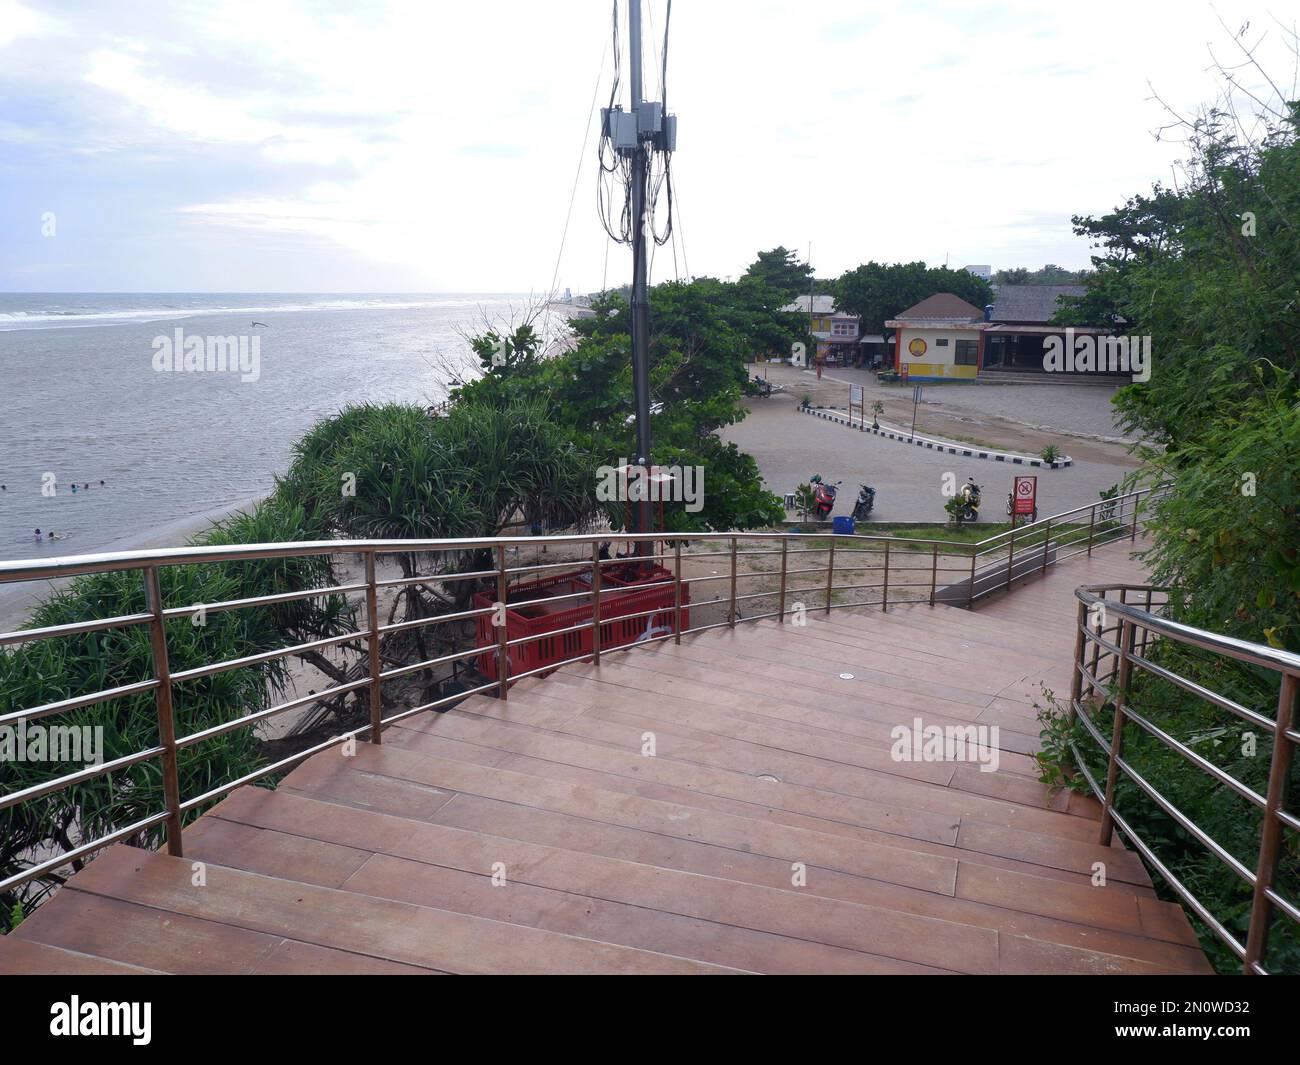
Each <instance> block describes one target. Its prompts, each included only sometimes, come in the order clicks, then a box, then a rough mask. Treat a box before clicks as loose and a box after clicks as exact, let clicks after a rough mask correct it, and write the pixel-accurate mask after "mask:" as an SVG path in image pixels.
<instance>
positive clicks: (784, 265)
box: [744, 247, 813, 303]
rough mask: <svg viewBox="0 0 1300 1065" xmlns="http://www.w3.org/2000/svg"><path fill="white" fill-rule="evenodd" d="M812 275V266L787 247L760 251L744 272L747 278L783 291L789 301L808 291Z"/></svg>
mask: <svg viewBox="0 0 1300 1065" xmlns="http://www.w3.org/2000/svg"><path fill="white" fill-rule="evenodd" d="M812 276H813V268H812V266H811V265H809V264H808V263H801V262H800V261H799V256H798V254H797V253H796V252H793V251H791V250H790V249H789V248H785V247H776V248H773V249H771V251H760V252H759V253H758V258H757V259H755V260H754V261H753V262H752V263H750V264H749V266H748V267H747V268H746V270H745V273H744V277H745V278H746V279H748V280H751V281H758V282H760V283H761V284H764V285H766V286H767V287H768V288H772V289H775V290H776V291H777V292H779V293H781V294H782V295H783V296H784V297H786V302H787V303H788V302H790V300H791V299H793V298H794V297H795V296H799V295H803V294H805V293H807V292H808V290H809V288H810V286H811V282H812Z"/></svg>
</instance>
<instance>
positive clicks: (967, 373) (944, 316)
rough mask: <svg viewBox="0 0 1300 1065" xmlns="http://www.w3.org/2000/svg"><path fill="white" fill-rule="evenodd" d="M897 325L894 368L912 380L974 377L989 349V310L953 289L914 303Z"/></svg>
mask: <svg viewBox="0 0 1300 1065" xmlns="http://www.w3.org/2000/svg"><path fill="white" fill-rule="evenodd" d="M885 326H886V327H887V328H889V329H892V330H894V369H895V370H897V371H898V372H899V373H900V374H902V375H904V376H906V377H907V378H908V380H910V381H953V380H958V381H974V380H975V377H976V375H977V374H978V373H979V370H980V361H981V358H982V357H983V353H984V330H985V329H986V328H987V327H988V323H987V322H985V320H984V312H983V311H982V310H980V309H979V308H978V307H975V306H972V305H971V304H969V303H967V302H966V301H965V300H964V299H961V298H960V297H959V296H954V295H953V294H952V293H951V292H940V293H937V294H936V295H933V296H931V297H929V298H928V299H924V300H922V301H921V302H920V303H918V304H916V305H915V306H913V307H909V308H908V309H907V310H905V311H903V313H902V314H900V315H898V317H896V318H891V319H890V320H889V321H887V322H886V323H885Z"/></svg>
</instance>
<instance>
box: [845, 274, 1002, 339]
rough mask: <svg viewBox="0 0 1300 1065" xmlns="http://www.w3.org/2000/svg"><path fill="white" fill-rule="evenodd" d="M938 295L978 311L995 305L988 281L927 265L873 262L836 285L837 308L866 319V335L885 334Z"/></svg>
mask: <svg viewBox="0 0 1300 1065" xmlns="http://www.w3.org/2000/svg"><path fill="white" fill-rule="evenodd" d="M938 292H951V293H952V294H953V295H954V296H959V297H961V298H962V299H964V300H965V301H966V302H967V303H970V304H971V305H972V306H975V307H983V306H984V305H985V304H987V303H990V302H992V299H993V289H992V287H991V286H990V285H989V283H988V282H987V281H985V280H984V279H983V278H981V277H977V276H976V275H975V274H972V273H971V272H970V271H968V270H952V269H949V268H948V267H946V266H926V265H925V263H922V262H915V263H891V264H889V265H886V264H884V263H877V262H869V263H864V264H863V265H861V266H859V267H856V268H854V269H852V270H849V271H848V272H847V273H845V274H843V275H841V276H840V278H839V280H838V281H836V282H835V305H836V307H837V308H838V309H839V310H841V311H844V312H845V313H847V314H856V315H857V316H858V317H860V318H861V319H862V331H863V332H864V333H883V332H884V331H885V322H887V321H888V320H889V319H890V318H893V317H894V316H895V315H897V314H899V313H900V312H902V311H905V310H907V308H908V307H911V306H912V305H914V304H916V303H920V302H921V300H923V299H926V298H927V297H929V296H933V295H934V294H935V293H938Z"/></svg>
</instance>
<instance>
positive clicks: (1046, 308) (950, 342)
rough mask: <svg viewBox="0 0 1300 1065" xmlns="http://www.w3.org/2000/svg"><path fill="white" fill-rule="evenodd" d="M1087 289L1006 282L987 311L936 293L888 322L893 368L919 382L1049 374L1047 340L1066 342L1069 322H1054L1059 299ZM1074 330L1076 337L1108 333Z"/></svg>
mask: <svg viewBox="0 0 1300 1065" xmlns="http://www.w3.org/2000/svg"><path fill="white" fill-rule="evenodd" d="M1085 291H1086V290H1085V288H1084V286H1083V285H1001V286H999V287H998V288H997V290H996V295H995V296H994V300H993V302H992V303H991V304H989V306H987V307H985V308H983V309H982V310H981V309H980V308H978V307H975V306H973V305H972V304H970V303H967V302H966V301H965V300H963V299H961V298H960V297H958V296H954V295H953V294H952V293H951V292H940V293H937V294H935V295H933V296H930V297H929V298H928V299H924V300H922V301H921V302H920V303H918V304H916V305H915V306H914V307H909V308H907V310H905V311H903V312H902V313H901V314H899V315H898V316H897V317H895V318H892V319H890V320H889V321H887V322H886V323H885V325H886V326H887V327H889V328H890V329H893V330H894V368H895V370H897V371H898V372H899V373H900V374H903V375H904V376H906V377H907V378H908V379H909V380H914V381H953V380H956V381H974V380H975V379H976V378H977V377H979V378H983V379H985V380H996V379H997V378H998V376H999V375H1000V374H1010V373H1017V374H1024V373H1044V372H1046V371H1045V370H1044V367H1043V345H1044V343H1045V342H1046V340H1047V338H1048V337H1052V336H1057V337H1061V338H1062V342H1063V343H1064V340H1065V336H1066V332H1065V329H1066V327H1065V326H1058V325H1052V324H1050V320H1051V319H1052V317H1053V316H1055V314H1056V313H1057V311H1058V310H1059V300H1060V298H1061V297H1062V296H1081V295H1083V293H1084V292H1085ZM1070 328H1071V329H1072V331H1073V334H1074V335H1075V336H1076V337H1082V336H1088V335H1092V336H1098V335H1102V334H1103V333H1104V330H1100V329H1094V328H1091V327H1089V326H1072V327H1070ZM1082 372H1085V373H1087V374H1088V376H1091V377H1095V376H1097V374H1096V373H1095V372H1090V371H1082Z"/></svg>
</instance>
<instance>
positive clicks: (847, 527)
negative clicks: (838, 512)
mask: <svg viewBox="0 0 1300 1065" xmlns="http://www.w3.org/2000/svg"><path fill="white" fill-rule="evenodd" d="M831 530H832V531H833V532H834V533H835V534H836V535H837V536H852V535H853V519H852V518H851V517H848V518H835V519H833V520H832V521H831Z"/></svg>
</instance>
